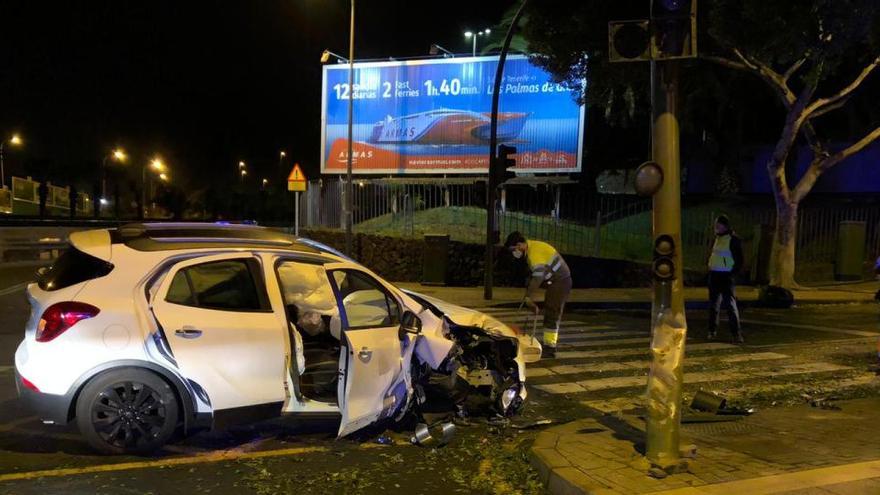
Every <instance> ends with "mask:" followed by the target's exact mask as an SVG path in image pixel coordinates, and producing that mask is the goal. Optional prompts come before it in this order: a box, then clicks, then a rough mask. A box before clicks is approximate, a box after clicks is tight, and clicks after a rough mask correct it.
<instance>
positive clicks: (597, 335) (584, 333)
mask: <svg viewBox="0 0 880 495" xmlns="http://www.w3.org/2000/svg"><path fill="white" fill-rule="evenodd" d="M646 334H647V332H633V331H632V330H623V331H620V332H594V331H590V330H581V331H578V332H571V333H570V332H560V333H559V340H560V341H567V340H582V339H590V338H593V339H601V338H604V337H634V336H636V335H642V336H644V335H646Z"/></svg>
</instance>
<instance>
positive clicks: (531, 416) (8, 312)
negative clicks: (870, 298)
mask: <svg viewBox="0 0 880 495" xmlns="http://www.w3.org/2000/svg"><path fill="white" fill-rule="evenodd" d="M12 283H13V285H14V283H17V282H16V281H12ZM2 289H3V287H0V290H2ZM0 294H3V295H0V315H2V316H0V494H2V493H15V494H30V493H34V494H37V493H39V494H46V493H66V494H76V493H89V494H91V493H138V494H142V493H157V494H158V493H181V492H186V493H221V494H225V493H235V494H239V493H256V494H269V493H273V494H274V493H298V494H299V493H303V494H308V493H321V494H327V493H367V494H374V493H375V494H379V493H386V492H388V491H389V490H390V491H393V492H397V491H399V492H401V493H542V492H543V488H542V487H541V486H540V484H539V483H538V481H537V477H536V474H535V472H534V471H532V470H531V469H530V468H529V467H528V464H527V460H526V452H527V448H528V446H529V444H530V442H531V440H532V439H533V437H534V435H535V431H536V429H518V428H517V427H523V426H528V425H529V424H530V423H531V422H533V421H535V420H539V419H550V420H552V421H555V422H565V421H570V420H572V419H576V418H581V417H585V416H590V415H601V414H602V413H603V412H611V413H613V411H614V409H615V407H617V408H620V409H624V408H629V407H638V401H639V399H640V397H641V394H642V392H643V389H644V375H645V372H646V367H645V366H646V361H645V360H646V350H647V344H646V339H647V338H648V337H649V328H648V318H647V314H640V313H625V312H602V311H593V312H583V313H578V314H570V315H568V316H567V317H566V323H565V325H564V329H563V336H564V339H563V340H564V342H565V347H564V348H562V347H561V348H560V351H565V352H566V353H568V354H564V355H562V356H560V358H559V359H556V360H552V361H542V362H540V363H537V364H536V365H535V366H533V367H532V368H530V378H529V383H530V397H529V401H528V403H527V406H526V408H525V411H524V413H523V414H522V415H521V416H520V417H518V418H516V419H515V420H514V422H513V424H510V425H501V426H498V425H490V424H487V423H486V421H485V419H484V418H479V417H475V418H473V421H472V422H473V425H472V426H469V427H462V428H460V429H459V432H458V435H457V436H456V438H455V439H454V440H453V442H452V443H451V444H450V445H448V446H446V447H442V448H434V449H429V448H424V447H417V446H412V445H410V444H409V443H408V438H409V436H410V434H411V431H412V430H411V428H412V425H411V424H406V425H400V426H398V427H397V428H396V430H397V431H394V429H392V430H388V431H386V432H384V433H385V434H387V435H388V436H389V437H390V438H392V439H393V441H394V444H393V445H380V444H379V443H377V442H376V438H377V436H378V435H379V434H381V433H383V432H382V431H370V432H366V433H364V434H363V435H361V436H360V437H359V438H355V439H342V440H337V439H336V438H335V430H336V424H335V422H334V421H332V420H331V421H323V422H303V421H299V420H297V419H295V418H285V419H280V420H277V421H274V422H269V423H262V424H259V425H256V426H251V427H241V428H237V429H233V430H231V431H227V432H213V433H210V432H208V433H202V434H199V435H196V436H194V437H191V438H187V439H180V440H179V441H177V442H175V443H173V444H172V445H170V446H168V448H167V449H165V450H164V451H162V452H160V453H158V454H156V455H155V456H151V457H119V456H117V457H108V456H100V455H96V454H95V453H93V452H92V451H91V450H90V449H89V447H88V446H87V445H86V444H85V442H83V441H82V440H80V438H79V436H78V434H77V431H76V428H75V427H74V426H68V427H54V426H46V425H42V424H41V423H40V422H39V421H37V419H36V418H35V417H33V416H31V415H29V414H28V413H27V411H24V410H23V409H22V408H21V407H20V405H19V404H18V403H17V401H16V398H15V386H14V383H13V373H12V370H11V365H12V363H13V353H14V350H15V347H16V346H17V344H18V342H19V341H20V339H21V337H22V331H23V326H24V322H25V321H26V319H27V316H28V306H27V302H26V301H25V298H24V294H23V292H22V290H15V291H11V293H5V294H4V293H3V292H0ZM494 312H495V313H496V315H497V316H498V317H499V318H501V319H502V320H505V321H509V322H513V323H517V322H518V323H522V320H521V317H520V316H519V315H517V314H514V312H511V311H510V310H494ZM878 313H880V307H878V306H876V305H868V304H863V305H840V306H817V307H805V308H797V309H794V310H791V311H772V310H761V311H758V310H753V311H748V312H746V313H745V314H744V315H743V316H744V318H745V320H746V322H747V323H746V336H747V339H748V343H747V344H746V345H745V346H732V345H728V344H724V343H721V344H718V343H714V344H709V343H707V342H706V341H705V339H704V335H705V334H704V330H703V329H704V328H705V323H706V319H705V315H704V314H700V313H690V314H689V324H690V328H691V331H690V339H689V344H688V345H689V349H692V350H689V351H688V360H689V361H688V362H689V364H688V366H687V370H686V371H687V376H690V377H692V378H700V379H699V380H695V381H693V382H691V383H688V384H687V385H686V387H685V391H686V394H692V393H693V392H694V391H695V390H697V389H700V388H708V389H710V390H716V391H722V392H727V393H730V394H731V396H732V397H733V398H734V399H735V400H736V401H739V402H742V403H749V404H752V405H755V404H757V405H758V407H759V411H760V408H765V407H774V405H776V404H782V403H785V402H786V401H802V400H803V399H802V398H801V395H802V394H803V393H805V391H806V392H808V393H812V394H816V393H826V392H834V393H837V394H838V396H841V397H845V396H847V395H846V394H852V396H859V394H866V393H867V394H870V393H876V388H872V387H874V384H873V382H871V379H872V376H873V377H875V375H876V371H875V367H876V361H877V355H876V352H877V349H876V345H877V344H876V343H877V335H878V334H880V317H878ZM722 328H724V327H722ZM723 332H724V330H722V332H721V333H722V335H724V334H723ZM531 375H533V376H531ZM875 381H876V380H875ZM575 386H576V387H578V388H575Z"/></svg>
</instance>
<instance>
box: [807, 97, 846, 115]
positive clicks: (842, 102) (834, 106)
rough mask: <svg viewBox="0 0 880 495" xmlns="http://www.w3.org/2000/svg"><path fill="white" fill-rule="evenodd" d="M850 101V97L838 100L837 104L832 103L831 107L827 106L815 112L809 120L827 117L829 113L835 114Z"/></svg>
mask: <svg viewBox="0 0 880 495" xmlns="http://www.w3.org/2000/svg"><path fill="white" fill-rule="evenodd" d="M848 101H849V97H847V98H843V99H841V100H838V101H837V102H835V103H832V104H830V105H826V106H824V107H822V108H820V109H818V110H816V111H815V112H813V113H811V114H810V115H809V117H808V118H809V119H815V118H817V117H821V116H823V115H825V114H826V113H828V112H833V111H834V110H837V109H838V108H840V107H842V106H844V105H846V104H847V102H848Z"/></svg>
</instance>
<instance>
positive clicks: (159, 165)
mask: <svg viewBox="0 0 880 495" xmlns="http://www.w3.org/2000/svg"><path fill="white" fill-rule="evenodd" d="M148 166H149V168H150V169H151V170H153V171H154V172H164V171H166V170H168V167H167V166H166V165H165V163H164V162H163V161H162V159H161V158H159V157H155V158H153V159H152V160H150V163H149V165H148V164H146V163H145V164H144V165H143V166H141V211H140V213H141V217H142V218H143V216H144V211H145V210H146V207H147V167H148ZM161 175H164V174H161ZM161 175H160V178H161Z"/></svg>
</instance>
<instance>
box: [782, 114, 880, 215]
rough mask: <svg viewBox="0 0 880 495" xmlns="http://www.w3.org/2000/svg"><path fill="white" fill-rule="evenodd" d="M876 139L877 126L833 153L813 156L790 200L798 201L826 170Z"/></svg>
mask: <svg viewBox="0 0 880 495" xmlns="http://www.w3.org/2000/svg"><path fill="white" fill-rule="evenodd" d="M877 139H880V127H877V128H876V129H874V130H873V131H871V132H869V133H868V134H866V135H865V136H864V137H863V138H862V139H860V140H858V141H857V142H855V143H853V144H851V145H850V146H849V147H847V148H844V149H842V150H840V151H838V152H837V153H834V154H833V155H828V154H826V155H825V156H819V155H816V156H814V157H813V161H812V162H811V163H810V166H809V167H808V168H807V171H806V172H804V175H803V176H802V177H801V178H800V180H798V183H797V186H795V188H794V190H793V191H792V195H791V199H792V201H794V202H795V203H799V202H800V201H801V200H802V199H804V198H805V197H806V196H807V194H809V193H810V191H811V190H813V186H815V185H816V181H817V180H818V179H819V176H820V175H822V174H823V173H825V172H826V171H828V169H830V168H831V167H833V166H835V165H837V164H839V163H840V162H842V161H844V160H846V159H847V158H849V157H850V156H852V155H854V154H856V153H858V152H859V151H861V150H862V149H864V148H865V147H866V146H868V145H869V144H871V143H873V142H874V141H876V140H877Z"/></svg>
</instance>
